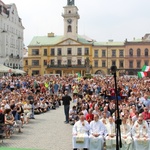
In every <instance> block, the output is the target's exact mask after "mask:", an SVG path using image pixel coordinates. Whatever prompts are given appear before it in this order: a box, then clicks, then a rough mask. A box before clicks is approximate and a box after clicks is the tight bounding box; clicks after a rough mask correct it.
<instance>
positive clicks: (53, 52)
mask: <svg viewBox="0 0 150 150" xmlns="http://www.w3.org/2000/svg"><path fill="white" fill-rule="evenodd" d="M54 55H55V49H54V48H51V56H54Z"/></svg>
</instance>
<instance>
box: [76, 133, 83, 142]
mask: <svg viewBox="0 0 150 150" xmlns="http://www.w3.org/2000/svg"><path fill="white" fill-rule="evenodd" d="M76 143H84V135H83V134H78V135H77V136H76Z"/></svg>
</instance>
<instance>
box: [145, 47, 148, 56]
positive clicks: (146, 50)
mask: <svg viewBox="0 0 150 150" xmlns="http://www.w3.org/2000/svg"><path fill="white" fill-rule="evenodd" d="M145 56H148V49H147V48H146V49H145Z"/></svg>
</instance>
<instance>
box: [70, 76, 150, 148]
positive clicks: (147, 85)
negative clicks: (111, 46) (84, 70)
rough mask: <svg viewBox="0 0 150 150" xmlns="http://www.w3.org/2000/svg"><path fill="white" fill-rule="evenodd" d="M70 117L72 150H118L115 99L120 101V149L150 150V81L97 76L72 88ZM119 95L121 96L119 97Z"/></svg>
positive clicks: (81, 81)
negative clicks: (72, 102) (80, 149)
mask: <svg viewBox="0 0 150 150" xmlns="http://www.w3.org/2000/svg"><path fill="white" fill-rule="evenodd" d="M72 92H73V101H74V102H76V104H75V105H74V106H73V107H72V108H71V109H70V112H69V118H70V121H71V124H72V125H74V126H73V132H72V133H73V140H72V143H73V149H74V150H77V149H78V148H84V150H87V149H89V150H103V148H104V145H105V148H106V150H115V149H116V124H115V121H116V117H117V115H118V111H117V110H116V99H118V100H119V102H118V103H119V105H118V107H119V116H120V118H121V120H122V124H121V127H120V129H121V139H122V148H121V150H140V149H143V150H149V149H150V127H149V124H150V80H149V78H143V79H137V78H130V77H128V76H122V77H118V78H117V94H115V83H114V77H113V76H112V77H95V78H92V79H87V80H84V79H82V80H80V82H79V83H78V84H76V83H75V84H74V85H73V86H72ZM116 95H117V96H118V97H117V98H116Z"/></svg>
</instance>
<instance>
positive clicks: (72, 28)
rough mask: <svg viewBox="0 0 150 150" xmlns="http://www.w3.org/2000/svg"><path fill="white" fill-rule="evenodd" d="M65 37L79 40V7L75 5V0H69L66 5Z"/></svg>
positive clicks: (64, 16) (64, 14)
mask: <svg viewBox="0 0 150 150" xmlns="http://www.w3.org/2000/svg"><path fill="white" fill-rule="evenodd" d="M62 16H63V18H64V38H65V39H67V38H71V39H74V40H77V37H78V19H79V18H80V16H79V14H78V8H77V7H76V6H75V3H74V0H67V6H65V7H64V13H63V14H62Z"/></svg>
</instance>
